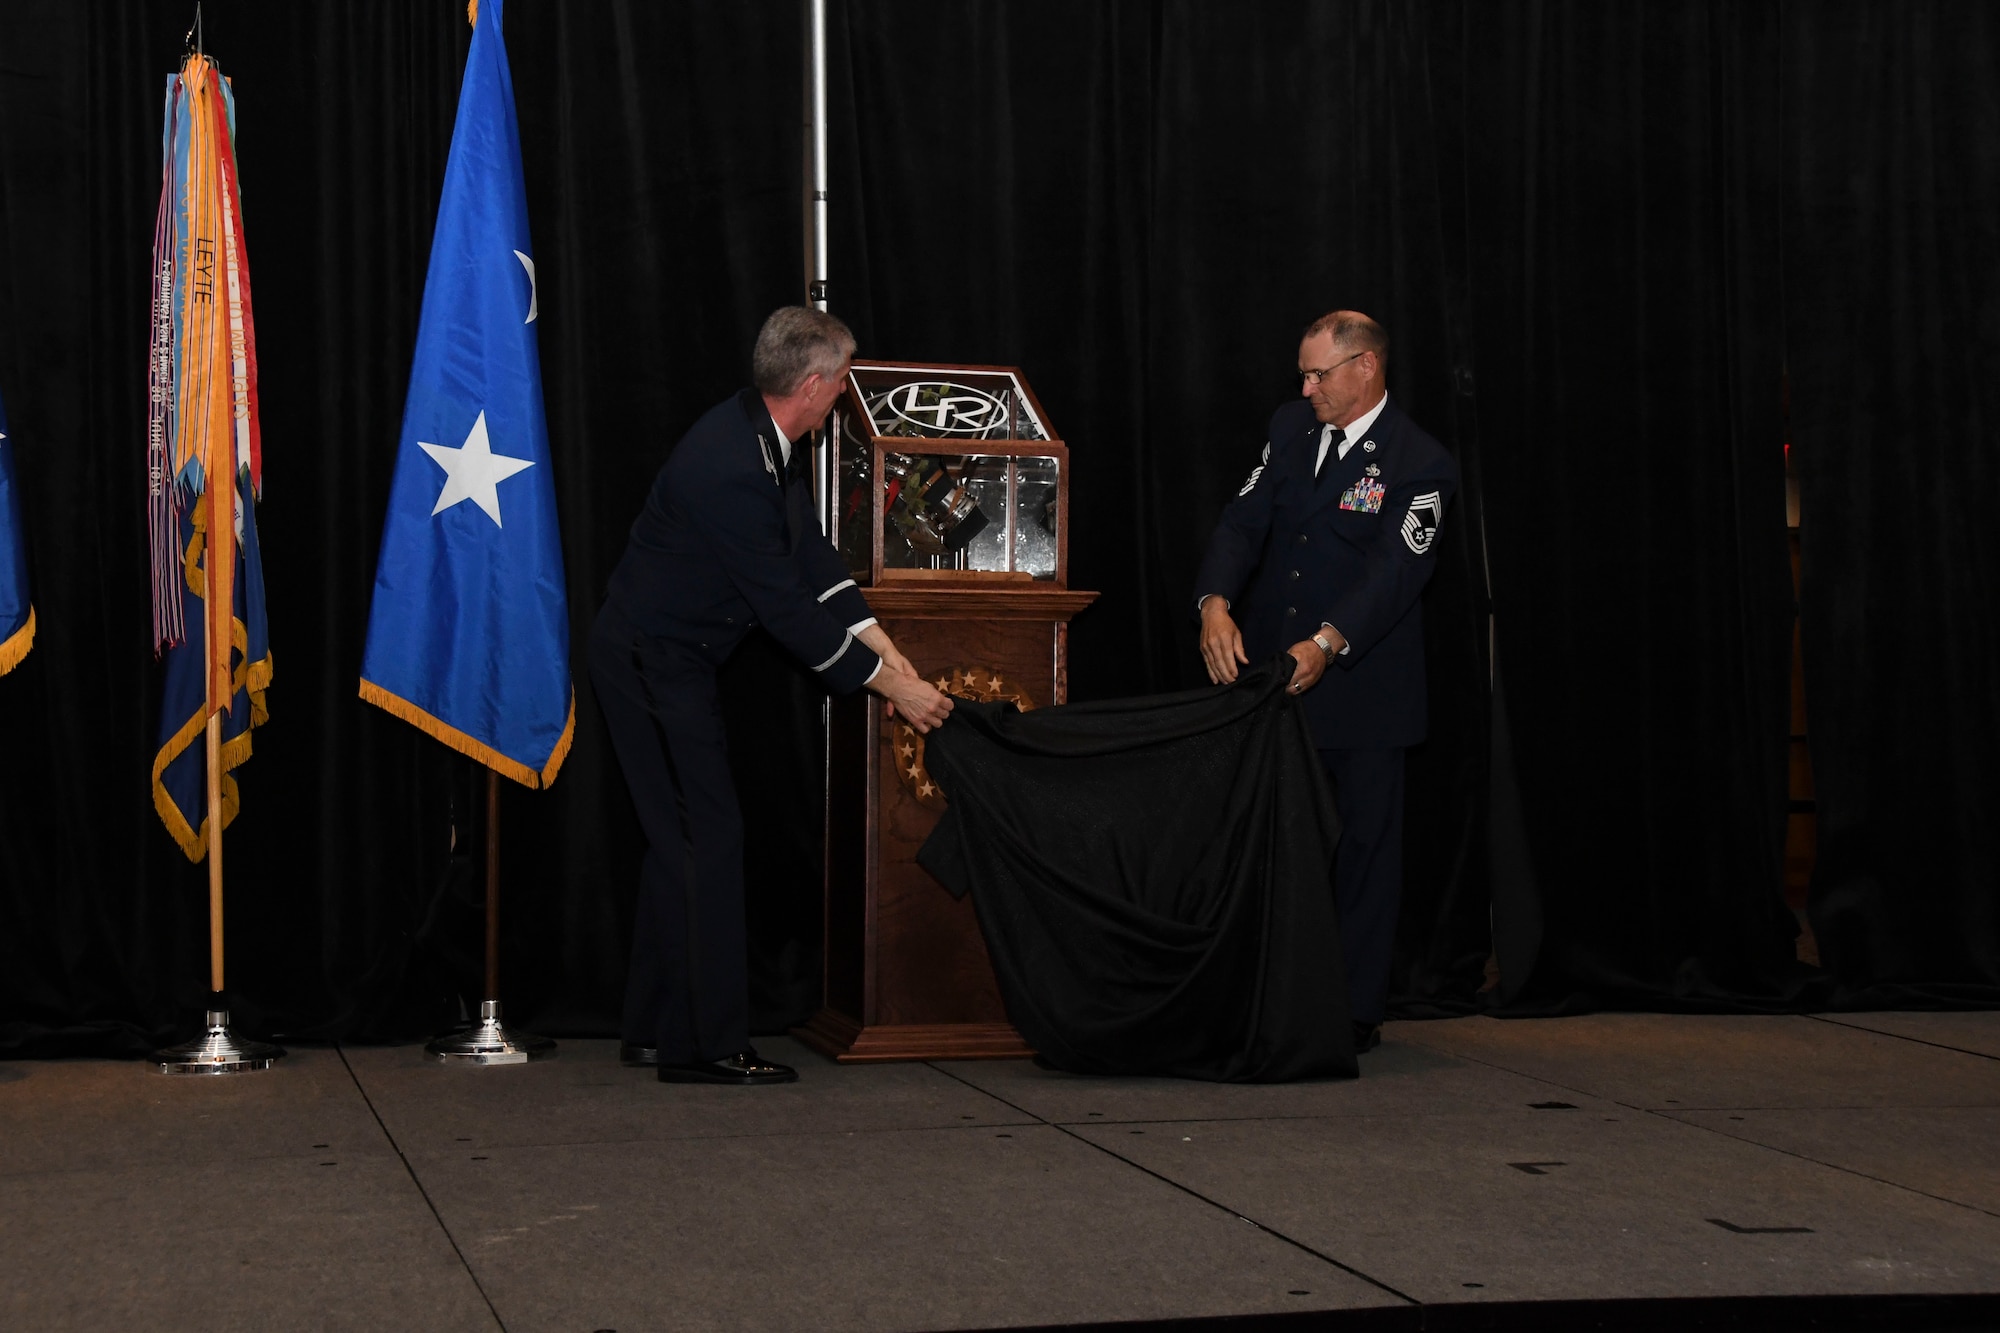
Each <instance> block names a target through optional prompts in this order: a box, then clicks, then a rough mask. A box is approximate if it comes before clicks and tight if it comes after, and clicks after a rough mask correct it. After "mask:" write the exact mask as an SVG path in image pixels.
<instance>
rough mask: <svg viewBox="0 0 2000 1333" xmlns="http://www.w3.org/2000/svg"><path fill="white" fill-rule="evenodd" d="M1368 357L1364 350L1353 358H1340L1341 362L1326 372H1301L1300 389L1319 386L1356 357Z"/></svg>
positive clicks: (1335, 363) (1328, 368)
mask: <svg viewBox="0 0 2000 1333" xmlns="http://www.w3.org/2000/svg"><path fill="white" fill-rule="evenodd" d="M1367 355H1368V351H1367V349H1366V348H1363V349H1362V350H1361V351H1359V352H1356V353H1354V355H1353V356H1343V357H1342V358H1340V360H1338V361H1336V362H1334V363H1333V364H1332V365H1330V366H1328V367H1327V368H1326V369H1325V370H1301V371H1300V372H1299V387H1300V388H1304V387H1305V386H1306V385H1308V384H1318V383H1319V382H1320V381H1321V380H1323V379H1325V378H1326V377H1327V376H1328V375H1331V374H1332V373H1333V372H1334V371H1336V370H1339V369H1340V368H1341V367H1342V366H1344V365H1346V364H1347V363H1348V362H1350V361H1352V360H1353V359H1354V357H1356V356H1367Z"/></svg>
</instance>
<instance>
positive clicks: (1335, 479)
mask: <svg viewBox="0 0 2000 1333" xmlns="http://www.w3.org/2000/svg"><path fill="white" fill-rule="evenodd" d="M1321 430H1322V424H1321V422H1320V421H1319V420H1318V419H1317V418H1315V417H1314V416H1313V411H1312V404H1311V403H1309V402H1307V401H1306V400H1305V399H1303V398H1301V399H1297V400H1294V401H1293V402H1290V403H1287V404H1285V405H1284V406H1283V407H1281V408H1279V409H1278V410H1277V412H1276V413H1274V414H1273V415H1272V417H1271V426H1270V436H1269V441H1268V443H1266V444H1265V446H1264V456H1263V460H1262V461H1261V462H1260V463H1259V464H1258V465H1257V467H1256V468H1254V469H1253V470H1252V471H1251V473H1250V478H1249V480H1248V481H1246V482H1244V483H1243V488H1242V489H1241V490H1240V491H1238V492H1237V494H1236V498H1235V499H1234V500H1232V501H1230V503H1229V505H1228V507H1227V508H1225V509H1224V510H1223V512H1222V519H1221V521H1220V522H1219V523H1218V524H1217V525H1216V529H1215V535H1214V536H1213V537H1212V538H1210V540H1209V544H1208V553H1207V555H1206V557H1205V558H1204V559H1203V560H1202V563H1201V571H1200V573H1199V574H1198V575H1197V576H1196V580H1195V597H1196V600H1197V602H1198V601H1199V600H1200V599H1201V598H1203V597H1205V596H1207V595H1208V594H1210V593H1216V594H1219V595H1221V596H1222V597H1225V598H1227V599H1228V600H1229V602H1230V604H1231V613H1232V614H1233V615H1234V616H1235V618H1236V622H1237V624H1238V626H1239V627H1240V628H1241V630H1242V633H1243V645H1244V652H1245V653H1246V654H1247V655H1248V656H1249V658H1250V660H1251V661H1253V662H1256V661H1260V660H1263V659H1266V658H1269V657H1272V656H1275V655H1276V654H1278V653H1281V652H1283V651H1284V650H1285V649H1287V648H1289V647H1291V646H1292V645H1293V644H1295V643H1298V642H1299V641H1300V640H1302V639H1309V638H1311V637H1312V636H1313V635H1314V634H1315V633H1317V632H1318V631H1319V627H1320V626H1321V625H1322V624H1329V625H1332V626H1333V627H1334V628H1335V629H1337V630H1339V631H1340V633H1341V634H1342V635H1344V636H1345V637H1346V639H1347V643H1348V650H1347V651H1346V652H1345V653H1343V654H1340V655H1338V656H1336V657H1335V658H1334V665H1332V666H1329V667H1328V668H1327V669H1326V672H1325V674H1324V675H1323V676H1321V677H1320V681H1319V683H1318V684H1317V685H1315V686H1314V687H1313V688H1312V689H1311V690H1308V691H1307V692H1306V693H1305V695H1304V696H1303V697H1302V698H1301V700H1300V702H1301V703H1302V704H1303V705H1304V706H1305V712H1306V721H1307V723H1308V724H1309V725H1310V726H1311V729H1312V736H1313V743H1314V744H1315V745H1317V746H1318V747H1319V748H1320V749H1323V750H1388V749H1399V748H1402V747H1405V746H1410V745H1415V744H1416V743H1417V742H1419V741H1421V740H1422V739H1423V738H1424V733H1425V730H1426V728H1427V726H1428V714H1427V712H1426V707H1425V687H1424V624H1423V611H1422V609H1421V608H1420V607H1419V606H1418V603H1417V595H1418V594H1419V593H1420V592H1422V591H1423V587H1424V584H1425V583H1427V582H1429V580H1430V577H1431V571H1432V569H1433V568H1434V567H1435V565H1436V563H1437V532H1438V525H1439V524H1440V523H1441V522H1442V521H1443V518H1444V511H1445V506H1446V505H1448V504H1449V503H1450V502H1451V497H1452V495H1453V493H1454V492H1455V491H1456V490H1457V489H1458V465H1457V464H1456V463H1454V462H1453V461H1452V458H1451V455H1450V454H1448V453H1446V452H1445V450H1444V447H1443V446H1442V445H1440V444H1439V443H1438V442H1437V441H1436V440H1434V439H1432V438H1431V437H1430V436H1429V435H1428V434H1426V433H1425V432H1424V430H1423V428H1422V427H1420V426H1418V425H1417V423H1416V422H1414V421H1412V420H1410V418H1409V417H1408V416H1407V415H1405V414H1404V412H1403V411H1402V410H1401V409H1400V408H1398V407H1397V406H1396V404H1395V402H1394V401H1393V400H1392V401H1390V402H1386V403H1384V404H1383V405H1382V411H1381V414H1380V415H1379V416H1377V417H1376V418H1375V422H1374V424H1373V425H1372V426H1371V427H1370V428H1369V430H1368V433H1367V435H1366V436H1364V437H1363V438H1362V439H1359V440H1356V441H1354V444H1353V447H1352V448H1350V449H1349V450H1348V451H1347V457H1345V458H1341V457H1339V456H1338V454H1337V451H1336V450H1335V449H1329V450H1328V451H1327V456H1326V468H1325V471H1324V472H1323V474H1322V475H1321V476H1320V477H1319V479H1318V480H1317V482H1315V480H1314V477H1313V462H1314V460H1315V459H1316V457H1317V456H1318V453H1319V441H1320V434H1321Z"/></svg>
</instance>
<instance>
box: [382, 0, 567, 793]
mask: <svg viewBox="0 0 2000 1333" xmlns="http://www.w3.org/2000/svg"><path fill="white" fill-rule="evenodd" d="M500 13H501V0H485V2H484V3H483V4H481V5H480V6H479V12H478V20H477V22H476V23H475V25H474V27H473V30H472V50H471V53H470V54H469V55H468V56H467V58H466V65H465V80H464V83H463V84H462V86H461V88H460V91H459V95H458V120H457V123H456V124H455V125H454V127H453V129H452V134H451V156H450V158H449V160H448V161H447V163H446V165H445V173H444V196H443V198H442V199H441V200H440V202H439V204H438V217H437V231H436V233H435V235H434V237H433V239H432V241H431V265H430V274H429V276H428V277H427V278H426V279H425V281H424V305H423V314H422V316H421V317H420V318H419V320H418V322H417V350H416V355H415V357H414V358H413V359H412V362H411V365H410V392H409V398H408V400H407V401H406V403H405V404H404V407H403V434H402V440H401V442H400V443H399V444H398V446H397V454H396V471H395V476H394V478H393V479H392V481H391V482H390V486H389V513H388V517H387V519H386V520H385V521H384V522H383V526H382V553H381V556H380V558H379V559H378V560H377V562H376V566H375V597H374V602H373V604H372V605H371V607H370V609H369V615H368V643H367V647H366V648H365V649H364V651H363V653H362V659H361V697H362V698H364V699H366V700H368V701H369V702H370V703H373V704H377V705H379V706H381V707H383V708H386V709H388V710H389V711H390V712H392V713H394V714H396V716H398V717H400V718H403V719H404V720H405V721H408V722H411V723H414V724H415V725H416V726H418V727H421V728H423V729H424V730H425V731H428V732H429V733H430V734H431V735H433V736H436V737H437V738H438V739H439V740H441V741H443V742H444V743H445V744H447V745H450V746H452V747H454V748H456V749H458V750H462V751H464V752H465V753H466V754H469V755H471V756H472V757H473V758H475V759H477V760H479V761H480V762H481V763H483V764H485V765H487V766H488V767H489V768H492V769H495V770H497V771H498V772H501V773H504V774H506V775H507V776H508V777H511V778H513V779H514V780H515V781H517V782H520V783H522V784H524V785H526V786H529V787H545V786H547V785H548V784H549V783H550V782H552V781H554V780H555V776H556V770H557V769H558V768H560V767H561V766H562V761H563V757H564V756H565V755H566V754H567V753H568V752H569V744H570V737H571V735H572V734H573V732H574V729H575V719H576V708H575V696H574V694H573V692H572V690H571V688H570V675H569V611H568V607H567V603H566V599H565V597H564V592H563V563H562V542H561V538H560V535H559V533H558V532H557V529H556V496H555V484H554V480H555V479H554V477H553V475H552V474H551V469H550V466H549V440H548V426H547V423H546V422H545V420H544V419H543V415H542V372H541V360H540V357H539V354H538V353H537V351H536V346H535V321H536V317H537V305H536V300H535V261H534V250H533V248H532V247H531V246H530V245H529V242H528V198H527V187H526V185H525V183H524V181H523V179H522V175H521V138H520V134H519V132H518V130H517V128H516V126H515V121H514V84H513V79H512V78H511V77H510V76H509V74H508V71H507V47H506V44H505V41H504V40H503V38H502V36H501V25H500Z"/></svg>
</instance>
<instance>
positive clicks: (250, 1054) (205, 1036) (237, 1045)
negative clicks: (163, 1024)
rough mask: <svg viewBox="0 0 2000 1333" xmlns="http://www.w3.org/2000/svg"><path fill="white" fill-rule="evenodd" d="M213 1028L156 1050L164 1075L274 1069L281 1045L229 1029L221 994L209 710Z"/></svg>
mask: <svg viewBox="0 0 2000 1333" xmlns="http://www.w3.org/2000/svg"><path fill="white" fill-rule="evenodd" d="M208 980H209V989H210V991H211V997H210V1001H209V1003H210V1006H211V1007H210V1009H209V1011H208V1030H207V1031H205V1032H203V1033H202V1034H201V1035H200V1036H199V1037H196V1038H195V1039H194V1040H193V1041H184V1042H182V1043H181V1044H180V1045H178V1046H169V1047H167V1048H166V1049H165V1050H159V1051H154V1052H153V1063H154V1065H155V1066H156V1067H157V1068H158V1069H159V1071H160V1072H161V1073H162V1074H248V1073H251V1072H253V1071H255V1070H259V1069H269V1068H270V1067H271V1065H272V1064H273V1063H274V1062H276V1061H277V1059H278V1057H279V1056H282V1055H283V1054H284V1053H285V1049H284V1047H282V1046H273V1045H272V1044H271V1043H270V1042H268V1041H252V1040H250V1039H249V1038H248V1037H239V1036H237V1035H236V1034H235V1033H233V1032H231V1031H230V1030H229V1010H227V1009H224V1008H218V1007H215V1006H218V1005H221V1004H223V1003H225V1001H224V1000H223V994H222V714H220V713H210V714H209V715H208Z"/></svg>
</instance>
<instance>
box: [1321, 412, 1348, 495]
mask: <svg viewBox="0 0 2000 1333" xmlns="http://www.w3.org/2000/svg"><path fill="white" fill-rule="evenodd" d="M1346 438H1347V432H1346V431H1344V430H1342V429H1341V428H1340V427H1338V426H1335V427H1334V428H1333V434H1331V435H1329V436H1327V437H1326V456H1325V457H1324V458H1323V459H1321V460H1320V462H1319V465H1318V466H1317V467H1316V468H1315V469H1314V471H1313V484H1314V485H1315V486H1317V485H1318V484H1319V479H1320V478H1321V477H1323V476H1325V475H1326V465H1327V464H1328V463H1330V462H1332V461H1333V460H1334V459H1336V458H1338V457H1340V442H1341V441H1342V440H1344V439H1346Z"/></svg>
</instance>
